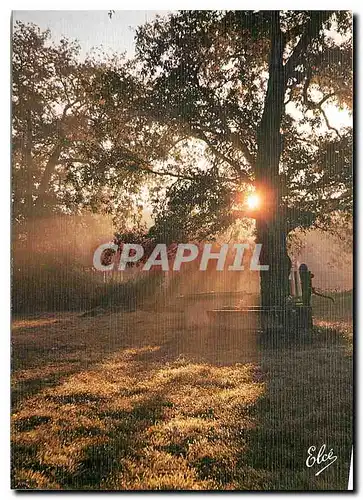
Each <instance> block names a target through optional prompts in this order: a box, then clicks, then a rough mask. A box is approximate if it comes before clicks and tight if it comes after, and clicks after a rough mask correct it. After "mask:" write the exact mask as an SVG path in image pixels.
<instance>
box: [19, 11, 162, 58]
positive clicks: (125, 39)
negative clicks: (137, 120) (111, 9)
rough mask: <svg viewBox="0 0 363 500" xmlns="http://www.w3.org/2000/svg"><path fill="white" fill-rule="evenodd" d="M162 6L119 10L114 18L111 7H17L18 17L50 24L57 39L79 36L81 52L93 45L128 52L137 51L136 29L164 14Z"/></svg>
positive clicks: (48, 25)
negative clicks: (59, 8)
mask: <svg viewBox="0 0 363 500" xmlns="http://www.w3.org/2000/svg"><path fill="white" fill-rule="evenodd" d="M167 12H168V11H163V10H159V11H157V10H116V11H115V13H114V14H113V15H112V19H110V18H109V16H108V10H107V9H105V10H84V11H69V10H68V11H67V10H63V11H62V10H58V11H57V10H49V11H45V10H33V11H31V10H29V11H24V10H23V11H21V10H18V11H14V12H13V23H15V22H16V21H23V22H32V23H34V24H36V25H37V26H39V27H40V28H41V29H47V28H49V29H50V30H51V36H52V39H53V40H54V41H56V42H57V41H59V40H60V39H61V38H62V37H66V38H70V39H73V40H74V39H77V40H78V41H79V42H80V45H81V49H82V52H81V56H85V55H86V54H87V52H89V51H90V50H91V49H92V47H100V46H101V45H102V46H103V48H104V49H105V50H106V51H107V52H110V53H112V52H124V51H126V52H127V53H128V55H129V56H131V55H132V54H133V52H134V35H135V29H136V27H137V26H139V25H140V24H144V23H145V22H147V21H150V20H152V19H154V18H155V16H156V15H157V14H159V15H165V14H166V13H167Z"/></svg>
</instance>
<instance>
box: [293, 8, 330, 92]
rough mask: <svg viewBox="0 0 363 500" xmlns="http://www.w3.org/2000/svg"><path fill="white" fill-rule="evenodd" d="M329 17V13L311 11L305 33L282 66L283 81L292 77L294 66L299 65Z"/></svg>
mask: <svg viewBox="0 0 363 500" xmlns="http://www.w3.org/2000/svg"><path fill="white" fill-rule="evenodd" d="M330 16H331V12H330V11H318V10H317V11H311V12H310V19H309V21H308V22H307V25H306V28H305V31H304V33H303V35H302V36H301V38H300V40H299V41H298V43H297V45H296V46H295V49H294V50H293V52H292V54H291V56H290V57H289V59H288V60H287V61H286V63H285V65H284V71H285V81H286V82H287V80H288V79H289V78H290V77H291V76H292V74H293V72H294V70H295V68H296V66H298V65H299V64H301V62H302V57H303V56H304V54H305V53H306V49H307V48H308V47H309V45H310V43H311V41H312V40H313V39H314V38H315V37H316V36H317V35H318V34H319V31H320V30H321V28H322V26H323V24H324V23H325V21H326V20H327V19H329V17H330Z"/></svg>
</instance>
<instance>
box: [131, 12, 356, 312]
mask: <svg viewBox="0 0 363 500" xmlns="http://www.w3.org/2000/svg"><path fill="white" fill-rule="evenodd" d="M351 22H352V21H351V15H350V13H347V12H332V11H282V12H280V11H180V12H177V13H173V14H170V15H169V16H167V17H165V18H157V19H156V20H155V21H153V22H150V23H148V24H146V25H144V26H142V27H140V28H139V30H138V32H137V45H136V47H137V57H138V62H139V64H140V66H141V71H142V75H143V78H144V85H145V89H146V90H147V98H146V99H145V104H144V110H143V111H144V113H145V114H146V115H148V116H149V117H152V118H153V119H154V120H155V121H156V122H158V123H159V124H163V125H164V126H167V125H168V126H169V127H170V126H173V127H174V130H173V131H174V136H175V135H176V137H179V138H183V137H186V138H194V140H196V141H202V142H203V143H204V144H205V145H206V147H207V149H206V154H207V155H209V157H210V158H213V161H211V163H210V165H211V166H210V168H209V169H207V171H204V172H199V174H198V175H196V176H195V178H194V179H190V178H188V179H184V180H183V179H179V180H178V181H177V182H176V183H174V184H173V186H172V190H171V191H170V193H169V194H170V196H169V198H168V202H167V203H166V204H165V203H164V205H165V206H166V208H167V209H168V210H169V213H171V214H172V216H173V217H175V214H177V213H179V214H180V213H181V212H180V210H178V209H177V208H176V207H177V206H182V207H183V208H182V212H183V211H184V212H185V214H184V216H187V217H185V220H189V221H190V220H193V217H195V215H196V214H197V215H199V216H200V215H201V213H202V212H203V210H204V213H205V214H207V212H208V211H209V213H210V211H211V210H213V207H214V208H216V212H218V210H220V213H224V221H229V222H230V220H231V216H232V209H233V207H234V206H235V205H234V201H235V199H236V198H235V195H236V193H238V191H239V190H240V191H243V190H244V189H246V187H248V186H253V187H254V189H255V190H256V191H257V193H258V195H259V196H260V199H261V200H262V204H261V207H260V210H259V212H258V213H257V212H256V215H255V218H256V229H257V231H256V237H257V241H258V242H259V243H262V245H263V254H262V260H263V262H262V263H263V264H268V265H269V272H263V273H261V295H262V304H263V305H266V306H267V305H271V304H272V305H275V306H281V305H283V304H284V303H285V300H286V294H287V293H288V272H289V271H288V255H287V242H286V240H287V235H288V233H289V232H290V231H291V230H293V229H295V228H298V227H303V228H304V227H311V225H312V224H314V223H315V224H319V226H320V227H326V225H327V224H329V219H330V217H331V215H332V214H334V216H335V217H336V216H337V213H338V214H339V217H342V216H343V215H344V214H347V213H348V214H349V213H350V211H351V207H352V164H351V149H352V134H351V130H350V128H340V129H339V130H338V129H337V128H335V127H333V126H332V125H331V123H330V121H329V118H328V110H327V105H335V106H337V107H338V106H340V107H350V106H351V93H352V67H351V65H352V48H351V42H352V40H351V28H352V26H351ZM174 139H175V137H174ZM166 171H169V173H172V172H171V171H170V168H169V170H168V169H166ZM201 178H204V181H203V182H202V181H201ZM195 180H197V182H195ZM228 192H229V193H230V194H231V195H233V196H231V197H229V196H228ZM183 196H184V197H185V198H184V199H185V200H187V203H186V205H185V204H184V206H183V200H182V198H183ZM210 197H212V202H209V200H210ZM197 206H198V208H199V210H196V207H197ZM188 207H189V213H187V212H188ZM226 210H227V212H228V214H227V215H228V216H226ZM188 216H189V217H188ZM191 218H192V219H191ZM159 219H160V217H159ZM167 219H168V217H167V215H165V214H164V217H161V220H162V222H163V224H164V226H165V220H167ZM194 220H195V218H194ZM202 222H203V219H202V218H201V217H200V223H201V224H202ZM222 225H223V221H222ZM192 227H193V225H192Z"/></svg>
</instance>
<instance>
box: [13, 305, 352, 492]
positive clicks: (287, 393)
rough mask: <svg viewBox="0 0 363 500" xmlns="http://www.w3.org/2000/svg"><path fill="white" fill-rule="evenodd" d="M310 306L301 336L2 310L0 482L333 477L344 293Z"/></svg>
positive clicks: (213, 484)
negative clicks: (9, 403) (4, 444)
mask: <svg viewBox="0 0 363 500" xmlns="http://www.w3.org/2000/svg"><path fill="white" fill-rule="evenodd" d="M314 308H315V311H316V316H317V321H316V325H315V329H314V333H313V335H312V337H311V338H310V339H305V340H302V339H301V340H299V341H296V340H294V341H289V340H288V339H285V340H281V341H280V342H279V344H277V343H276V342H275V343H273V344H271V343H270V342H267V341H264V342H262V343H261V342H260V343H257V341H256V339H255V338H254V337H250V338H249V339H247V340H246V338H241V335H238V334H237V333H236V332H225V333H224V335H221V333H220V332H219V333H218V332H212V331H210V330H209V329H208V326H207V325H205V324H203V325H202V326H199V327H198V326H196V325H193V324H192V325H190V324H189V323H188V322H185V318H184V317H183V315H182V314H181V313H180V312H179V313H177V312H164V313H161V312H158V313H155V312H151V311H137V312H130V313H125V312H119V313H115V314H109V315H101V316H97V317H79V316H78V315H77V314H63V313H61V314H58V315H54V314H48V315H45V314H44V315H41V316H38V317H32V318H30V317H27V318H20V317H17V318H14V321H13V336H12V340H13V379H12V385H13V387H12V396H13V416H12V426H13V427H12V441H13V445H12V454H13V471H12V485H13V487H14V488H22V489H82V490H83V489H95V490H99V489H105V490H115V489H116V490H118V489H192V490H206V489H222V490H226V489H228V490H235V489H241V490H265V489H282V490H284V489H317V490H319V489H342V490H344V489H346V488H347V482H348V466H349V459H350V447H351V444H352V367H351V349H352V327H351V296H350V295H340V296H337V301H336V304H334V305H332V304H331V303H330V302H327V301H326V300H324V299H317V300H316V301H315V304H314ZM246 346H248V349H247V348H246ZM324 443H325V444H326V445H327V447H328V448H329V449H330V448H333V449H334V452H335V455H337V456H338V459H337V461H336V462H335V463H334V464H333V465H331V466H330V467H328V468H327V469H326V470H325V471H324V472H322V474H320V475H319V476H315V473H316V472H317V471H318V470H319V467H313V468H307V467H306V466H305V460H306V458H307V449H308V448H309V447H310V446H312V445H315V446H316V447H317V448H320V446H321V445H322V444H324Z"/></svg>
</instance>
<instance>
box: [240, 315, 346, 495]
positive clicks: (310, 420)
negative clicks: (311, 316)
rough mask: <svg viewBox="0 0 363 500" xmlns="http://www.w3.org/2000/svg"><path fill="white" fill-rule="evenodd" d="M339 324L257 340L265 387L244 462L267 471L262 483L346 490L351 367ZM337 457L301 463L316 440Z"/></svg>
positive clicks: (283, 487)
mask: <svg viewBox="0 0 363 500" xmlns="http://www.w3.org/2000/svg"><path fill="white" fill-rule="evenodd" d="M345 333H346V332H345V330H344V328H340V330H339V329H337V326H336V327H335V328H334V327H330V326H329V324H328V323H327V324H325V325H324V326H321V325H320V326H315V328H314V331H313V334H312V335H311V336H310V337H307V338H305V339H301V340H300V341H299V340H298V341H296V342H290V344H288V343H287V344H286V343H285V345H283V344H281V343H280V345H277V344H275V345H274V349H271V344H270V345H268V346H266V345H263V346H262V353H261V355H262V369H263V370H264V371H265V372H266V376H267V379H266V382H267V391H266V393H265V395H264V397H263V398H261V399H260V400H259V402H258V403H257V405H256V412H257V413H258V415H259V424H258V426H257V427H256V428H255V429H252V430H251V431H250V432H249V436H248V452H247V454H246V456H245V457H244V460H245V461H246V463H248V464H249V465H250V466H252V467H253V469H254V470H257V471H264V472H266V473H270V480H269V481H268V489H273V490H291V489H296V490H346V489H347V485H348V476H349V465H350V453H351V447H352V444H353V436H352V419H353V402H352V399H353V372H352V359H351V356H350V346H349V344H348V342H347V336H346V335H345ZM324 444H325V445H326V447H327V450H328V451H329V450H330V449H333V450H334V454H335V455H337V457H338V459H337V461H336V462H335V463H334V464H332V465H331V467H328V468H327V469H326V470H325V471H323V472H322V473H321V474H320V475H318V476H315V474H316V473H317V472H318V471H319V470H320V469H321V468H322V467H323V466H324V464H323V465H321V466H320V467H319V466H316V467H313V468H308V467H306V464H305V462H306V458H307V456H308V453H307V450H308V448H309V447H310V446H316V450H319V449H320V447H321V446H322V445H324Z"/></svg>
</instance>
